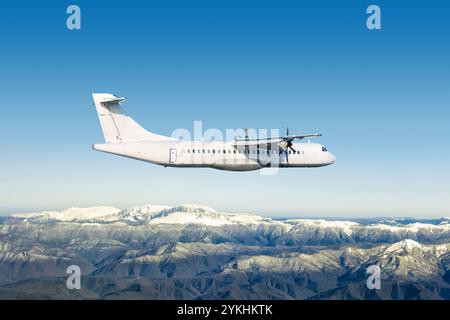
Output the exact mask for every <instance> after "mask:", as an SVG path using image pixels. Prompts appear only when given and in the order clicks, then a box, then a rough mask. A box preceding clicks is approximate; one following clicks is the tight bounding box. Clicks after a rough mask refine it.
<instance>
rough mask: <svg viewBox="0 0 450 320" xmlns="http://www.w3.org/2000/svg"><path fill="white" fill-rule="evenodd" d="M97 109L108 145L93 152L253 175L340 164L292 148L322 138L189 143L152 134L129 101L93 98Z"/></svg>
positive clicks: (307, 147) (308, 146)
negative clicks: (129, 109) (130, 112)
mask: <svg viewBox="0 0 450 320" xmlns="http://www.w3.org/2000/svg"><path fill="white" fill-rule="evenodd" d="M92 96H93V98H94V103H95V107H96V109H97V113H98V117H99V119H100V124H101V127H102V130H103V135H104V136H105V141H106V143H103V144H94V145H93V149H94V150H98V151H103V152H107V153H112V154H115V155H119V156H124V157H128V158H132V159H137V160H142V161H146V162H150V163H153V164H158V165H162V166H164V167H195V168H199V167H202V168H203V167H206V168H214V169H220V170H229V171H250V170H258V169H261V168H266V167H280V168H297V167H322V166H327V165H330V164H332V163H334V162H335V160H336V158H335V157H334V155H333V154H331V153H330V152H329V151H327V149H326V148H325V147H324V146H322V145H320V144H317V143H309V142H308V143H293V141H294V140H296V139H298V140H301V139H304V138H309V137H318V136H321V135H320V134H305V135H289V130H288V132H287V135H286V136H283V137H276V138H266V139H249V138H248V134H246V137H245V138H243V139H242V138H240V139H235V140H234V141H228V142H225V141H185V140H178V139H174V138H171V137H166V136H162V135H158V134H155V133H152V132H149V131H147V130H145V129H144V128H142V127H141V126H140V125H139V124H138V123H137V122H136V121H134V120H133V119H132V118H131V117H129V116H127V115H126V114H125V113H124V111H123V108H122V106H121V104H122V102H123V101H125V98H120V97H117V96H115V95H112V94H108V93H94V94H93V95H92Z"/></svg>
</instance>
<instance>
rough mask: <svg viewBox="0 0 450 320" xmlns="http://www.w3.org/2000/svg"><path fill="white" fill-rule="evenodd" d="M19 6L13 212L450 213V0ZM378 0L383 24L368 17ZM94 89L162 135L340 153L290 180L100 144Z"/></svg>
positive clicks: (10, 73) (8, 117) (3, 87)
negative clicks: (187, 131)
mask: <svg viewBox="0 0 450 320" xmlns="http://www.w3.org/2000/svg"><path fill="white" fill-rule="evenodd" d="M73 3H75V4H77V5H79V6H80V7H81V11H82V30H79V31H69V30H67V28H66V18H67V15H66V8H67V6H68V5H70V4H72V3H69V2H66V1H9V2H4V3H2V8H1V10H0V35H1V39H2V45H1V50H0V61H1V62H0V92H1V108H2V117H1V126H0V134H1V136H2V139H1V142H0V146H1V150H2V153H1V157H0V168H1V169H0V213H3V214H7V213H11V212H17V211H38V210H43V209H62V208H65V207H69V206H92V205H104V204H106V205H113V206H117V207H128V206H132V205H140V204H146V203H152V204H169V205H177V204H181V203H198V204H205V205H210V206H212V207H215V208H217V209H222V210H227V211H244V212H256V213H260V214H263V215H270V216H330V217H346V216H358V217H367V216H416V217H436V216H449V215H450V200H449V194H450V182H449V180H450V170H449V160H450V149H449V147H448V146H449V143H448V141H449V138H450V129H449V120H450V111H449V110H450V41H449V39H450V25H449V24H448V12H450V3H449V2H448V1H370V2H369V1H361V0H358V1H356V0H355V1H322V0H315V1H312V0H311V1H195V0H194V1H189V2H188V1H146V2H144V1H92V0H91V1H76V2H73ZM370 4H378V5H379V6H380V7H381V10H382V29H381V30H379V31H369V30H368V29H367V28H366V24H365V21H366V17H367V15H366V13H365V11H366V8H367V7H368V5H370ZM92 92H112V93H116V94H119V95H124V96H126V97H127V98H128V101H127V103H126V105H125V107H126V108H127V111H128V112H129V114H130V115H132V116H133V117H134V118H135V119H137V120H138V121H139V122H140V123H141V124H142V125H143V126H144V127H146V128H147V129H149V130H151V131H154V132H157V133H162V134H167V135H170V134H171V132H172V130H173V129H175V128H192V126H193V121H194V120H202V121H203V123H204V127H205V128H219V129H221V130H225V129H226V128H243V127H253V128H282V130H284V128H285V127H286V126H289V127H290V129H291V131H294V132H297V133H309V132H316V131H318V132H321V133H322V134H323V135H324V136H323V137H322V138H320V140H318V142H320V143H322V144H324V145H325V146H326V147H327V148H328V149H329V150H330V151H331V152H333V153H334V154H335V155H336V157H337V162H336V163H335V164H334V165H333V166H329V167H325V168H321V169H312V170H311V169H291V170H282V171H281V172H280V173H279V174H278V175H275V176H261V175H260V174H259V173H257V172H249V173H233V172H221V171H214V170H210V169H172V168H162V167H158V166H154V165H150V164H147V163H144V162H139V161H134V160H130V159H125V158H120V157H115V156H112V155H107V154H103V153H97V152H94V151H93V150H91V144H93V143H98V142H102V141H103V137H102V133H101V130H100V127H99V123H98V120H97V116H96V113H95V110H94V107H93V106H92V101H91V95H90V94H91V93H92Z"/></svg>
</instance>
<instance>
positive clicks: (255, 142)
mask: <svg viewBox="0 0 450 320" xmlns="http://www.w3.org/2000/svg"><path fill="white" fill-rule="evenodd" d="M321 136H322V135H321V134H320V133H313V134H304V135H293V136H284V137H275V138H263V139H236V140H234V142H233V147H235V148H242V147H257V146H259V147H264V146H269V145H280V146H281V147H283V148H285V147H286V146H287V147H290V146H291V145H292V141H293V140H295V139H299V140H302V139H305V138H310V137H321Z"/></svg>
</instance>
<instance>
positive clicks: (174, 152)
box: [169, 148, 177, 163]
mask: <svg viewBox="0 0 450 320" xmlns="http://www.w3.org/2000/svg"><path fill="white" fill-rule="evenodd" d="M176 161H177V149H174V148H170V150H169V162H170V163H175V162H176Z"/></svg>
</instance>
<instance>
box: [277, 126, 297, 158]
mask: <svg viewBox="0 0 450 320" xmlns="http://www.w3.org/2000/svg"><path fill="white" fill-rule="evenodd" d="M294 139H295V137H289V127H286V139H285V140H284V144H285V147H284V148H283V147H280V154H281V152H284V153H285V154H286V162H287V164H288V165H289V149H291V150H292V152H294V153H297V151H296V150H295V149H294V148H293V147H292V141H293V140H294Z"/></svg>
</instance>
